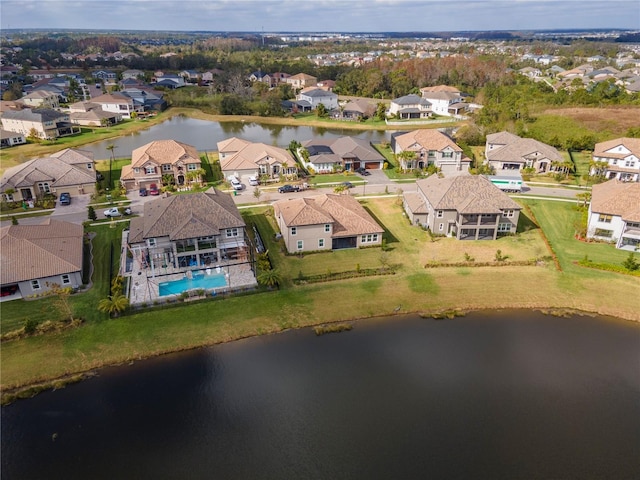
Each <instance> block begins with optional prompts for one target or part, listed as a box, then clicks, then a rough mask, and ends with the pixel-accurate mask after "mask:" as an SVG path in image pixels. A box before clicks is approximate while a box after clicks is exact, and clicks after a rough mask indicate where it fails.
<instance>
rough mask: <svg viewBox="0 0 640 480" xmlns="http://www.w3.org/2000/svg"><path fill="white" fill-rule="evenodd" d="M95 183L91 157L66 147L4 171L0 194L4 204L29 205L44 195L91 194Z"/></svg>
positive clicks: (83, 152)
mask: <svg viewBox="0 0 640 480" xmlns="http://www.w3.org/2000/svg"><path fill="white" fill-rule="evenodd" d="M95 184H96V171H95V162H94V160H93V154H92V153H91V152H86V151H83V150H73V149H70V148H67V149H65V150H62V151H60V152H56V153H53V154H51V155H50V156H48V157H42V158H35V159H33V160H29V161H26V162H24V163H21V164H19V165H16V166H15V167H11V168H9V169H7V170H6V171H5V172H4V174H3V175H2V179H1V180H0V193H1V194H2V195H3V196H4V200H5V201H7V202H28V201H30V200H33V199H34V198H37V197H40V196H42V195H45V194H47V193H61V192H68V193H70V194H72V195H74V194H78V195H81V194H91V193H94V192H95Z"/></svg>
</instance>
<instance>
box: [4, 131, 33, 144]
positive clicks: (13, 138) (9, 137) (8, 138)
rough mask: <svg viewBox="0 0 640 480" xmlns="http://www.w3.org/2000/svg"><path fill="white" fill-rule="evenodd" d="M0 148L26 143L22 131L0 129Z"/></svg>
mask: <svg viewBox="0 0 640 480" xmlns="http://www.w3.org/2000/svg"><path fill="white" fill-rule="evenodd" d="M0 141H1V143H0V148H5V147H13V146H15V145H22V144H25V143H27V139H26V137H25V136H24V135H23V134H22V133H18V132H10V131H8V130H4V129H0Z"/></svg>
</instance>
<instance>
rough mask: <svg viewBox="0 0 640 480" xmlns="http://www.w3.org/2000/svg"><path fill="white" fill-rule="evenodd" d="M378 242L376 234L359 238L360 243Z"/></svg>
mask: <svg viewBox="0 0 640 480" xmlns="http://www.w3.org/2000/svg"><path fill="white" fill-rule="evenodd" d="M377 241H378V234H377V233H369V234H367V235H362V237H361V238H360V242H361V243H376V242H377Z"/></svg>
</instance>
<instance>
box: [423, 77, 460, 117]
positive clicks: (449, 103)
mask: <svg viewBox="0 0 640 480" xmlns="http://www.w3.org/2000/svg"><path fill="white" fill-rule="evenodd" d="M420 93H421V94H422V98H424V99H425V100H427V101H429V103H431V111H432V112H433V113H435V114H436V115H443V116H446V117H451V116H456V115H460V114H461V113H462V112H464V111H465V110H466V108H467V104H466V103H465V101H464V94H463V93H461V92H460V91H459V90H458V89H457V88H455V87H450V86H448V85H437V86H435V87H423V88H421V89H420Z"/></svg>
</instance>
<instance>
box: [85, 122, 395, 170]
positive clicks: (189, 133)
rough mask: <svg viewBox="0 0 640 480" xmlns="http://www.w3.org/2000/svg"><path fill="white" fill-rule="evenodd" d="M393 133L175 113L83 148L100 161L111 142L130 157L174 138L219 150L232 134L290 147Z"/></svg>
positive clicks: (380, 138) (379, 138)
mask: <svg viewBox="0 0 640 480" xmlns="http://www.w3.org/2000/svg"><path fill="white" fill-rule="evenodd" d="M391 133H392V132H391V131H384V130H365V131H359V130H344V129H326V128H318V127H305V126H299V127H289V126H283V125H263V124H258V123H245V122H210V121H207V120H196V119H194V118H189V117H183V116H174V117H171V118H170V119H169V120H167V121H165V122H162V123H161V124H159V125H154V126H152V127H150V128H148V129H146V130H141V131H139V132H135V133H132V134H129V135H126V136H123V137H118V138H114V139H111V140H105V141H102V142H97V143H93V144H90V145H83V146H82V147H80V148H81V149H82V150H88V151H90V152H92V153H93V154H94V158H95V159H96V160H101V159H106V158H109V157H110V156H111V152H110V151H109V150H107V147H108V146H109V145H115V146H116V148H115V150H114V155H115V156H116V157H127V156H130V155H131V152H132V151H133V150H135V149H136V148H138V147H141V146H142V145H145V144H147V143H149V142H153V141H155V140H168V139H172V140H177V141H179V142H183V143H186V144H188V145H193V146H194V147H196V149H197V150H199V151H205V150H206V151H214V150H216V151H217V150H218V145H217V143H218V142H220V141H222V140H225V139H227V138H230V137H240V138H243V139H244V140H248V141H250V142H262V143H266V144H269V145H276V146H280V147H287V146H288V145H289V143H290V142H291V140H298V141H299V142H303V141H305V140H310V139H312V138H317V137H328V138H337V137H341V136H344V135H351V136H354V137H358V138H364V139H366V140H369V141H371V142H380V141H383V140H390V138H391Z"/></svg>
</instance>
